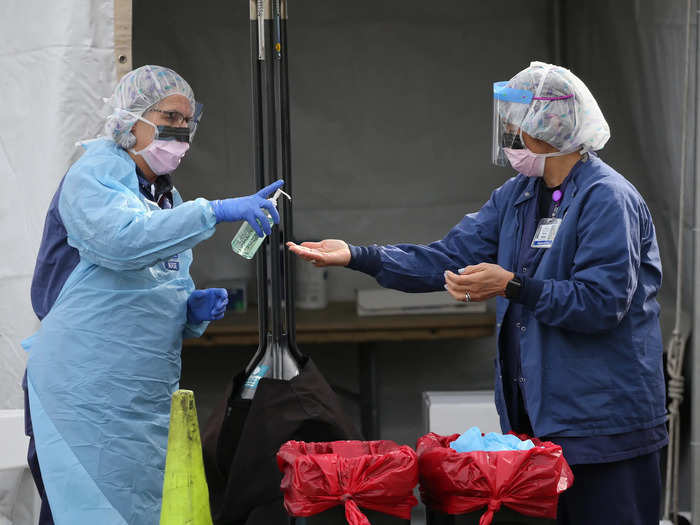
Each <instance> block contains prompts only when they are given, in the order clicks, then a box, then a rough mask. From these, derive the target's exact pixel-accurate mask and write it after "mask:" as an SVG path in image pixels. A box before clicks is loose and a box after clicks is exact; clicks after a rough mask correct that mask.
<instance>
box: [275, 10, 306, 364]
mask: <svg viewBox="0 0 700 525" xmlns="http://www.w3.org/2000/svg"><path fill="white" fill-rule="evenodd" d="M279 2H280V30H279V43H280V47H281V49H280V56H279V60H280V68H279V69H280V73H279V77H280V137H281V141H280V142H281V144H280V156H281V162H282V166H281V171H282V177H283V178H284V180H285V186H286V188H287V191H288V192H289V194H290V195H293V194H294V193H293V184H292V147H291V128H290V118H289V66H288V61H287V49H288V47H287V0H279ZM293 208H294V202H293V201H292V202H285V203H284V209H283V213H284V238H283V239H282V242H283V245H282V253H283V254H284V258H283V259H284V271H285V290H286V308H287V310H286V314H287V336H288V339H289V347H290V350H291V352H292V353H293V354H294V355H295V357H297V358H299V357H301V352H300V351H299V349H298V348H297V343H296V311H295V296H296V294H295V286H296V284H295V281H294V265H295V264H296V261H295V259H294V257H292V256H291V254H290V253H289V251H288V250H287V248H286V243H287V241H295V240H296V239H294V223H293Z"/></svg>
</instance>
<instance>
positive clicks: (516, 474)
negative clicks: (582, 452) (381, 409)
mask: <svg viewBox="0 0 700 525" xmlns="http://www.w3.org/2000/svg"><path fill="white" fill-rule="evenodd" d="M458 437H459V434H453V435H452V436H439V435H437V434H433V433H430V434H428V435H426V436H423V437H422V438H420V439H418V444H417V446H416V449H417V451H418V467H419V472H420V474H419V476H420V493H421V499H422V500H423V503H425V505H426V506H427V507H428V508H430V509H432V510H434V511H438V512H442V513H444V514H465V513H468V512H473V511H475V510H478V509H481V508H483V507H487V510H486V512H485V513H484V515H483V516H482V517H481V520H480V521H479V525H491V521H492V520H493V514H494V513H495V512H497V511H498V510H499V509H500V508H501V505H505V506H507V507H509V508H511V509H512V510H514V511H516V512H519V513H521V514H523V515H526V516H532V517H538V518H550V519H556V517H557V504H558V502H559V494H561V493H562V492H564V491H565V490H566V489H568V488H569V487H570V486H571V484H572V483H573V481H574V475H573V473H572V472H571V468H570V467H569V465H568V463H567V462H566V460H565V459H564V455H563V454H562V451H561V447H560V446H559V445H555V444H554V443H550V442H542V441H540V440H538V439H533V438H528V437H527V436H518V437H520V438H521V439H532V442H533V443H534V444H535V448H532V449H530V450H513V451H511V450H506V451H501V452H483V451H476V452H461V453H460V452H457V451H456V450H453V449H451V448H450V443H451V442H452V441H454V440H456V439H457V438H458Z"/></svg>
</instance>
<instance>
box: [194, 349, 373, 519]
mask: <svg viewBox="0 0 700 525" xmlns="http://www.w3.org/2000/svg"><path fill="white" fill-rule="evenodd" d="M245 380H246V373H245V371H243V372H241V373H240V374H238V375H237V376H236V377H235V378H234V379H233V381H232V382H231V384H230V385H229V388H228V390H227V392H226V396H225V398H224V401H223V402H222V404H221V405H220V406H219V407H218V408H217V409H216V410H215V411H214V413H213V414H212V416H211V417H210V418H209V421H207V423H206V425H205V428H204V432H203V436H202V447H203V451H204V469H205V472H206V475H207V484H208V485H209V499H210V504H211V511H212V517H213V519H214V523H215V525H244V524H245V525H288V524H289V523H290V520H291V518H290V517H289V516H288V514H287V512H286V511H285V509H284V499H283V496H282V492H281V491H280V482H281V481H282V473H281V472H280V471H279V469H278V468H277V460H276V454H277V451H278V450H279V448H280V447H281V446H282V445H283V444H284V443H286V442H287V441H289V440H297V441H340V440H346V439H351V440H358V439H362V436H361V434H360V433H359V432H358V431H357V429H356V427H355V425H354V424H353V422H352V421H351V420H350V418H349V417H348V416H347V415H346V414H345V412H344V411H343V409H342V408H341V406H340V402H339V401H338V398H337V396H336V394H335V392H333V390H332V389H331V387H330V386H329V385H328V383H327V382H326V380H325V379H324V378H323V376H322V375H321V373H320V372H319V370H318V368H316V365H315V364H314V363H313V361H312V360H311V359H310V358H308V357H305V362H303V363H300V372H299V375H298V376H296V377H294V378H293V379H290V380H280V379H268V378H263V379H261V380H260V382H259V383H258V387H257V391H256V392H255V397H254V398H253V399H252V400H242V399H240V398H239V395H238V394H239V392H240V390H241V387H242V385H243V382H244V381H245Z"/></svg>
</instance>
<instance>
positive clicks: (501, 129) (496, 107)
mask: <svg viewBox="0 0 700 525" xmlns="http://www.w3.org/2000/svg"><path fill="white" fill-rule="evenodd" d="M506 84H507V82H496V83H494V85H493V140H492V149H491V162H493V164H495V165H496V166H503V167H507V166H509V165H510V163H509V162H508V157H507V156H506V155H505V153H504V151H503V150H504V149H507V148H510V149H523V148H524V147H525V145H524V144H523V142H522V139H521V136H520V126H521V124H522V123H523V121H524V120H525V117H526V116H527V112H528V109H529V108H530V103H531V102H532V98H533V95H532V93H531V92H530V91H525V90H522V89H513V88H509V87H507V86H506Z"/></svg>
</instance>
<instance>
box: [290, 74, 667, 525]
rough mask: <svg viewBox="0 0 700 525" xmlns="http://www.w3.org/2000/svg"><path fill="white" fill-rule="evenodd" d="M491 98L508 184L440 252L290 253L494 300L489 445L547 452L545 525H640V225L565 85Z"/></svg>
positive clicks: (645, 367) (599, 137)
mask: <svg viewBox="0 0 700 525" xmlns="http://www.w3.org/2000/svg"><path fill="white" fill-rule="evenodd" d="M493 96H494V143H493V161H494V163H496V164H498V165H502V166H505V165H508V164H509V165H510V166H511V167H512V168H513V169H514V170H515V171H517V172H518V174H517V175H516V176H515V177H513V178H511V179H509V180H508V181H507V182H506V183H505V184H503V185H502V186H501V187H499V188H497V189H496V190H495V191H494V192H493V193H492V194H491V198H490V199H489V200H488V202H486V204H484V205H483V207H482V208H481V209H480V210H479V211H477V212H476V213H469V214H467V215H465V216H464V218H463V219H462V220H461V221H460V222H459V224H457V225H456V226H455V227H454V228H453V229H452V230H451V231H450V232H449V233H448V234H447V235H446V236H445V238H444V239H442V240H439V241H436V242H433V243H431V244H428V245H426V246H424V245H412V244H399V245H395V246H376V245H375V246H351V245H348V244H347V243H345V242H344V241H341V240H337V239H334V240H324V241H322V242H319V243H315V242H314V243H302V244H301V245H300V246H298V245H293V244H290V249H291V250H292V251H293V252H294V253H296V254H298V255H300V256H301V257H303V258H304V259H307V260H309V261H312V262H314V263H315V264H316V265H318V266H327V265H336V266H347V267H349V268H352V269H355V270H359V271H361V272H364V273H367V274H369V275H371V276H373V277H375V278H376V279H377V281H378V282H379V284H381V285H383V286H386V287H389V288H396V289H398V290H403V291H406V292H429V291H436V290H443V289H446V290H447V292H449V293H450V294H451V295H452V296H453V297H454V298H455V299H456V300H458V301H466V302H469V301H485V300H487V299H490V298H492V297H497V331H498V359H497V360H496V366H495V392H496V407H497V409H498V412H499V415H500V418H501V426H502V430H503V431H504V432H507V431H509V430H515V431H517V432H524V433H527V434H530V435H535V436H537V437H540V438H543V439H547V440H550V441H553V442H555V443H558V444H560V445H561V446H562V448H563V451H564V456H565V457H566V459H567V460H568V462H569V463H570V464H571V465H572V469H573V472H574V484H573V487H571V488H570V489H569V490H568V491H566V492H565V493H564V494H563V495H562V497H561V498H560V500H559V517H558V523H559V524H560V525H573V524H575V525H591V524H596V525H647V524H648V525H652V524H654V525H656V524H658V520H659V507H660V492H661V487H660V485H661V477H660V470H659V454H660V449H662V448H663V447H664V446H665V445H666V443H667V440H668V437H667V432H666V426H665V421H666V408H665V406H666V403H665V389H664V376H663V371H662V344H661V333H660V329H659V319H658V317H659V305H658V303H657V301H656V295H657V293H658V291H659V287H660V286H661V262H660V260H659V250H658V246H657V242H656V236H655V233H654V225H653V222H652V219H651V215H650V214H649V210H648V208H647V206H646V204H645V202H644V199H643V198H642V197H641V195H640V194H639V193H638V192H637V190H636V189H635V188H634V186H632V184H630V182H629V181H627V180H626V179H625V178H624V177H623V176H622V175H620V174H619V173H617V172H616V171H615V170H614V169H613V168H611V167H610V166H608V165H607V164H606V163H605V162H603V160H601V159H600V157H598V156H597V155H596V154H595V153H594V152H595V151H598V150H600V149H602V148H603V146H604V145H605V143H606V142H607V140H608V138H609V137H610V131H609V128H608V125H607V123H606V121H605V119H604V117H603V115H602V113H601V111H600V109H599V107H598V104H597V103H596V101H595V99H594V98H593V96H592V95H591V93H590V91H589V90H588V89H587V88H586V86H585V85H584V84H583V82H582V81H581V80H579V79H578V78H577V77H576V76H575V75H574V74H573V73H571V72H570V71H568V70H566V69H564V68H561V67H557V66H552V65H549V64H544V63H540V62H533V63H532V64H531V65H530V66H529V67H528V68H526V69H525V70H523V71H521V72H520V73H518V74H517V75H515V76H514V77H513V78H512V79H511V80H510V81H508V82H497V83H496V84H494V93H493ZM469 175H470V176H478V174H474V173H471V174H469Z"/></svg>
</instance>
